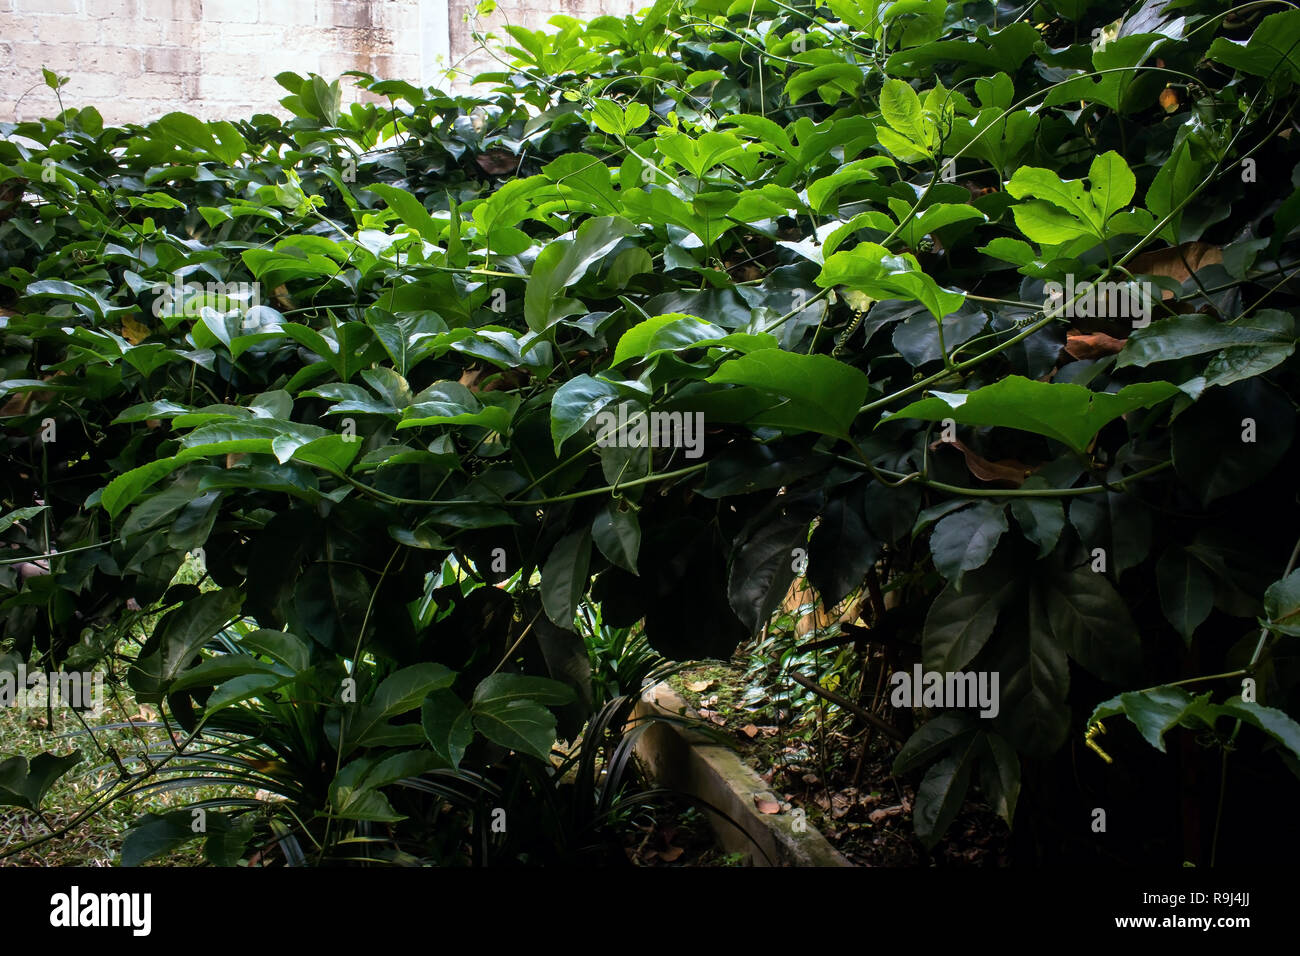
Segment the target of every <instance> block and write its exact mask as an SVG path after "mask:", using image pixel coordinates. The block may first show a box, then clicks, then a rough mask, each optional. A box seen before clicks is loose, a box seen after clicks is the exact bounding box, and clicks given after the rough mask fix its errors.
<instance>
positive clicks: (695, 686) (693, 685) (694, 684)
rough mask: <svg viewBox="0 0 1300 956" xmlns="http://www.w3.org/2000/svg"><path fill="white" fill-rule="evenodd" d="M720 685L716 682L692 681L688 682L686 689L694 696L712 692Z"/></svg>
mask: <svg viewBox="0 0 1300 956" xmlns="http://www.w3.org/2000/svg"><path fill="white" fill-rule="evenodd" d="M717 684H718V682H717V681H715V680H692V681H687V682H686V689H687V690H689V691H691V693H694V694H703V693H704V692H705V691H706V690H711V689H712V688H714V687H716V686H717Z"/></svg>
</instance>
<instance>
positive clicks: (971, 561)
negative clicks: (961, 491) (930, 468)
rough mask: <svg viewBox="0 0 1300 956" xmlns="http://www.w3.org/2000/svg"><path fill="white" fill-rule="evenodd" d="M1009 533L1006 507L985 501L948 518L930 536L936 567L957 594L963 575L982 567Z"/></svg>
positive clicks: (947, 516)
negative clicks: (1005, 534)
mask: <svg viewBox="0 0 1300 956" xmlns="http://www.w3.org/2000/svg"><path fill="white" fill-rule="evenodd" d="M1006 530H1007V511H1006V507H1005V506H1004V505H1002V504H1000V503H998V502H994V501H983V502H980V503H979V504H976V505H974V506H972V507H969V508H963V509H961V510H960V511H956V512H954V513H952V514H950V515H946V516H945V517H944V518H943V519H942V520H941V521H940V522H939V523H938V524H936V525H935V526H934V532H933V534H931V535H930V553H931V555H932V556H933V558H934V566H935V567H936V568H937V569H938V571H939V573H940V574H942V575H943V576H944V578H946V579H947V580H948V582H949V583H950V584H951V585H952V587H954V588H955V589H956V590H957V591H961V583H962V575H963V574H965V573H966V572H967V571H971V570H973V569H975V568H978V567H982V566H983V565H984V562H986V561H988V559H989V558H990V557H991V556H992V555H993V549H994V548H996V547H997V546H998V541H999V540H1000V539H1001V538H1002V535H1003V533H1004V532H1005V531H1006Z"/></svg>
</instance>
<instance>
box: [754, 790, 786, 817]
mask: <svg viewBox="0 0 1300 956" xmlns="http://www.w3.org/2000/svg"><path fill="white" fill-rule="evenodd" d="M754 806H756V807H758V812H759V813H780V812H781V803H780V801H779V800H777V799H776V797H774V796H773V795H772V794H770V793H756V794H754Z"/></svg>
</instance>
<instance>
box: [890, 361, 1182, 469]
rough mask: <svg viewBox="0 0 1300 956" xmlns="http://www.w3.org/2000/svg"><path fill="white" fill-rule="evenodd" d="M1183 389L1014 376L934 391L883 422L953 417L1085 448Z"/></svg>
mask: <svg viewBox="0 0 1300 956" xmlns="http://www.w3.org/2000/svg"><path fill="white" fill-rule="evenodd" d="M1177 392H1178V386H1176V385H1171V384H1170V383H1168V382H1139V383H1137V384H1134V385H1126V386H1124V387H1123V388H1121V389H1120V390H1119V391H1118V392H1115V393H1107V392H1094V391H1091V390H1090V389H1087V388H1084V387H1083V386H1082V385H1072V384H1069V383H1064V382H1061V383H1048V382H1037V381H1034V380H1032V379H1028V378H1024V377H1022V376H1020V375H1008V376H1007V377H1006V378H1004V379H1002V380H1001V381H998V382H995V383H994V384H992V385H986V386H984V387H983V388H980V389H977V390H975V391H973V392H934V393H933V395H934V397H933V398H924V399H922V400H921V401H919V402H913V403H912V404H911V405H908V406H907V407H906V408H904V409H901V410H900V411H897V412H895V413H893V414H892V415H889V416H886V417H885V418H884V419H883V420H882V421H889V420H890V419H893V418H920V419H924V420H926V421H942V420H943V419H945V418H951V419H953V420H954V421H956V422H958V423H959V424H962V425H979V426H988V425H1000V426H1003V427H1005V428H1018V429H1020V430H1022V431H1028V432H1034V433H1035V434H1038V435H1046V436H1047V437H1048V438H1054V439H1056V440H1057V441H1059V442H1062V443H1064V444H1066V445H1068V446H1069V447H1070V448H1072V449H1074V450H1075V451H1083V450H1084V449H1085V448H1087V446H1088V443H1089V442H1090V441H1092V438H1093V436H1094V435H1096V434H1097V432H1098V431H1100V430H1101V429H1102V427H1103V426H1104V425H1106V423H1107V422H1110V421H1112V420H1114V419H1116V418H1119V417H1120V416H1121V415H1126V414H1128V413H1129V412H1131V411H1133V410H1134V409H1138V408H1150V407H1151V406H1152V405H1157V404H1159V403H1160V402H1162V401H1164V400H1165V399H1166V398H1169V397H1170V396H1172V395H1175V394H1177Z"/></svg>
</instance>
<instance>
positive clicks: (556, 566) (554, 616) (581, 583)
mask: <svg viewBox="0 0 1300 956" xmlns="http://www.w3.org/2000/svg"><path fill="white" fill-rule="evenodd" d="M590 564H591V531H590V529H588V528H580V529H578V530H577V531H572V532H570V533H569V534H567V535H565V536H564V537H563V538H561V539H560V540H559V541H558V542H556V544H555V547H554V548H552V549H551V554H550V557H548V558H547V559H546V564H545V565H543V567H542V606H543V607H544V608H545V609H546V616H547V617H548V618H550V619H551V621H552V622H553V623H554V624H555V626H556V627H561V628H564V630H566V631H571V630H573V618H574V615H576V614H577V613H578V605H579V604H580V603H581V602H582V596H583V595H584V594H585V593H586V591H587V569H588V567H589V566H590Z"/></svg>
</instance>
